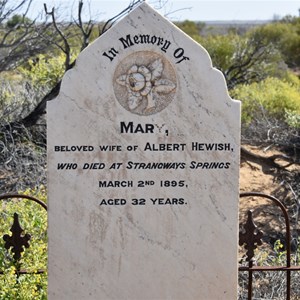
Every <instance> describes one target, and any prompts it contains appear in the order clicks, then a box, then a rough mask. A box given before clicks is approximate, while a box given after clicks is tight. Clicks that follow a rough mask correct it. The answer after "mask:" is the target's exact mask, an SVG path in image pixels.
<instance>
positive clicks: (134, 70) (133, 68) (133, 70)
mask: <svg viewBox="0 0 300 300" xmlns="http://www.w3.org/2000/svg"><path fill="white" fill-rule="evenodd" d="M137 70H138V66H137V65H133V66H132V67H131V68H130V69H129V70H128V74H131V73H136V72H137Z"/></svg>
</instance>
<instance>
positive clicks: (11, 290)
mask: <svg viewBox="0 0 300 300" xmlns="http://www.w3.org/2000/svg"><path fill="white" fill-rule="evenodd" d="M24 194H27V195H31V196H35V197H36V198H39V199H40V200H42V201H46V191H45V188H44V187H42V188H40V189H35V190H32V189H28V190H26V191H25V193H24ZM14 212H17V213H18V214H19V218H20V223H21V227H22V228H23V229H24V231H25V233H30V235H31V240H30V241H29V243H30V247H29V248H28V249H27V248H26V249H25V251H24V252H23V256H22V258H21V260H20V263H21V269H26V270H30V271H36V270H38V269H46V268H47V212H46V211H45V210H44V209H43V208H42V207H41V206H39V205H38V204H36V203H34V202H33V201H29V200H24V199H23V200H7V201H4V202H3V200H2V203H1V205H0V216H1V217H0V236H1V237H2V236H3V235H4V234H10V228H11V225H12V223H13V214H14ZM17 268H18V264H17V263H16V262H15V261H14V259H13V253H12V252H11V250H9V251H7V250H6V249H5V248H4V240H3V239H2V238H1V240H0V270H1V271H4V274H3V275H0V286H1V289H0V299H1V300H32V299H40V300H44V299H47V274H46V273H44V274H29V275H20V276H17V275H16V273H15V271H16V269H17Z"/></svg>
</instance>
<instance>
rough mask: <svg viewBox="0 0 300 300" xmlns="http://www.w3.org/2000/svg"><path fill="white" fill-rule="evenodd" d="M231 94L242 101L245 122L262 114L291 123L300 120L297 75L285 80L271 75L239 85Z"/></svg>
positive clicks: (299, 91) (299, 93)
mask: <svg viewBox="0 0 300 300" xmlns="http://www.w3.org/2000/svg"><path fill="white" fill-rule="evenodd" d="M231 95H232V96H233V98H235V99H239V100H241V101H242V121H243V122H246V123H250V122H251V121H252V120H253V119H255V118H257V117H260V116H261V115H262V114H264V115H266V116H271V117H275V118H278V119H282V120H287V121H288V122H289V123H290V125H292V124H294V125H296V123H297V121H296V120H297V119H298V120H299V114H300V80H299V79H296V78H295V77H291V78H290V79H284V80H280V79H278V78H272V77H270V78H267V79H265V80H263V81H261V82H259V83H252V84H249V85H238V86H236V87H235V88H234V89H233V90H232V91H231ZM295 116H296V120H295ZM297 116H298V117H297ZM295 121H296V123H295ZM293 122H294V123H293Z"/></svg>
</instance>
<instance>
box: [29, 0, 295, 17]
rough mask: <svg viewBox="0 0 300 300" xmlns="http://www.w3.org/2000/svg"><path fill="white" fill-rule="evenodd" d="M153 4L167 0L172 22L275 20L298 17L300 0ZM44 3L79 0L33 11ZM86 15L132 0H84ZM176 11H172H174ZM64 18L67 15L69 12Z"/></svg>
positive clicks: (67, 6)
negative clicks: (45, 5) (187, 20)
mask: <svg viewBox="0 0 300 300" xmlns="http://www.w3.org/2000/svg"><path fill="white" fill-rule="evenodd" d="M147 2H148V3H149V4H150V5H152V6H153V7H155V8H158V7H159V2H164V3H165V5H164V7H163V8H161V9H159V11H160V13H161V14H163V15H166V14H167V17H168V18H169V19H171V20H172V21H183V20H186V19H189V20H195V21H209V20H210V21H211V20H233V21H234V20H272V19H273V18H274V16H276V17H283V16H286V15H293V16H299V9H300V1H298V0H292V1H284V0H263V1H260V0H252V1H249V0H236V1H228V0H197V1H196V0H193V1H188V0H187V1H182V0H167V1H166V0H163V1H158V0H148V1H147ZM43 3H46V4H47V5H48V7H49V9H50V8H52V7H53V6H54V7H60V8H61V11H63V10H64V11H66V12H70V10H71V8H72V7H73V9H75V8H76V7H77V3H78V2H77V1H76V0H74V1H73V0H33V6H32V10H31V14H32V15H33V14H36V13H37V12H38V11H42V10H43ZM84 3H85V7H86V11H87V13H86V17H87V16H88V15H89V12H88V9H87V8H88V7H90V10H91V15H92V18H93V19H97V20H99V21H102V20H107V19H109V18H111V17H112V16H114V15H116V14H117V13H119V12H120V11H121V10H123V9H124V8H125V7H126V6H127V5H128V4H129V3H130V1H129V0H84ZM172 12H173V13H172ZM63 18H68V16H67V14H66V15H64V17H63Z"/></svg>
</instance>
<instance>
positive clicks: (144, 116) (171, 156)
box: [47, 3, 240, 300]
mask: <svg viewBox="0 0 300 300" xmlns="http://www.w3.org/2000/svg"><path fill="white" fill-rule="evenodd" d="M47 110H48V111H47V113H48V172H49V175H48V185H49V299H50V300H64V299H66V300H69V299H78V300H79V299H80V300H81V299H118V300H119V299H129V300H133V299H134V300H142V299H145V300H146V299H151V300H154V299H155V300H157V299H172V300H174V299H178V300H183V299H184V300H187V299H197V300H198V299H203V300H208V299H213V300H215V299H222V300H223V299H230V300H231V299H236V297H237V244H238V240H237V232H238V227H237V225H238V224H237V223H238V222H237V215H238V192H239V189H238V180H239V147H240V144H239V135H240V104H239V102H238V101H234V100H232V99H231V98H230V97H229V95H228V92H227V89H226V84H225V81H224V78H223V76H222V74H221V73H220V72H219V71H217V70H215V69H213V68H212V65H211V60H210V58H209V56H208V54H207V52H206V51H205V50H204V49H203V48H202V47H201V46H199V44H197V43H195V42H194V41H193V40H191V39H190V38H189V37H188V36H186V35H185V34H184V33H182V32H181V31H180V30H178V29H177V28H176V27H175V26H173V25H172V24H171V23H169V22H168V21H167V20H166V19H164V18H163V17H162V16H160V15H159V14H158V13H157V12H156V11H155V10H153V9H152V8H151V7H150V6H148V4H146V3H143V4H141V5H140V6H139V7H138V8H136V9H135V10H134V11H133V12H132V13H130V14H129V15H128V16H127V17H125V18H124V19H122V20H121V21H120V22H119V23H117V24H116V25H115V26H114V27H113V28H112V29H110V30H109V31H108V32H107V33H105V34H104V35H103V36H102V37H101V38H99V39H98V40H96V41H95V42H94V43H93V44H91V45H90V46H89V47H88V48H87V49H86V50H85V51H83V52H82V53H81V54H80V56H79V58H78V61H77V63H76V67H75V68H74V69H73V70H71V71H69V72H68V73H67V74H66V75H65V76H64V79H63V83H62V88H61V91H60V94H59V96H58V97H57V99H55V100H54V101H51V102H50V103H49V104H48V108H47Z"/></svg>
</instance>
